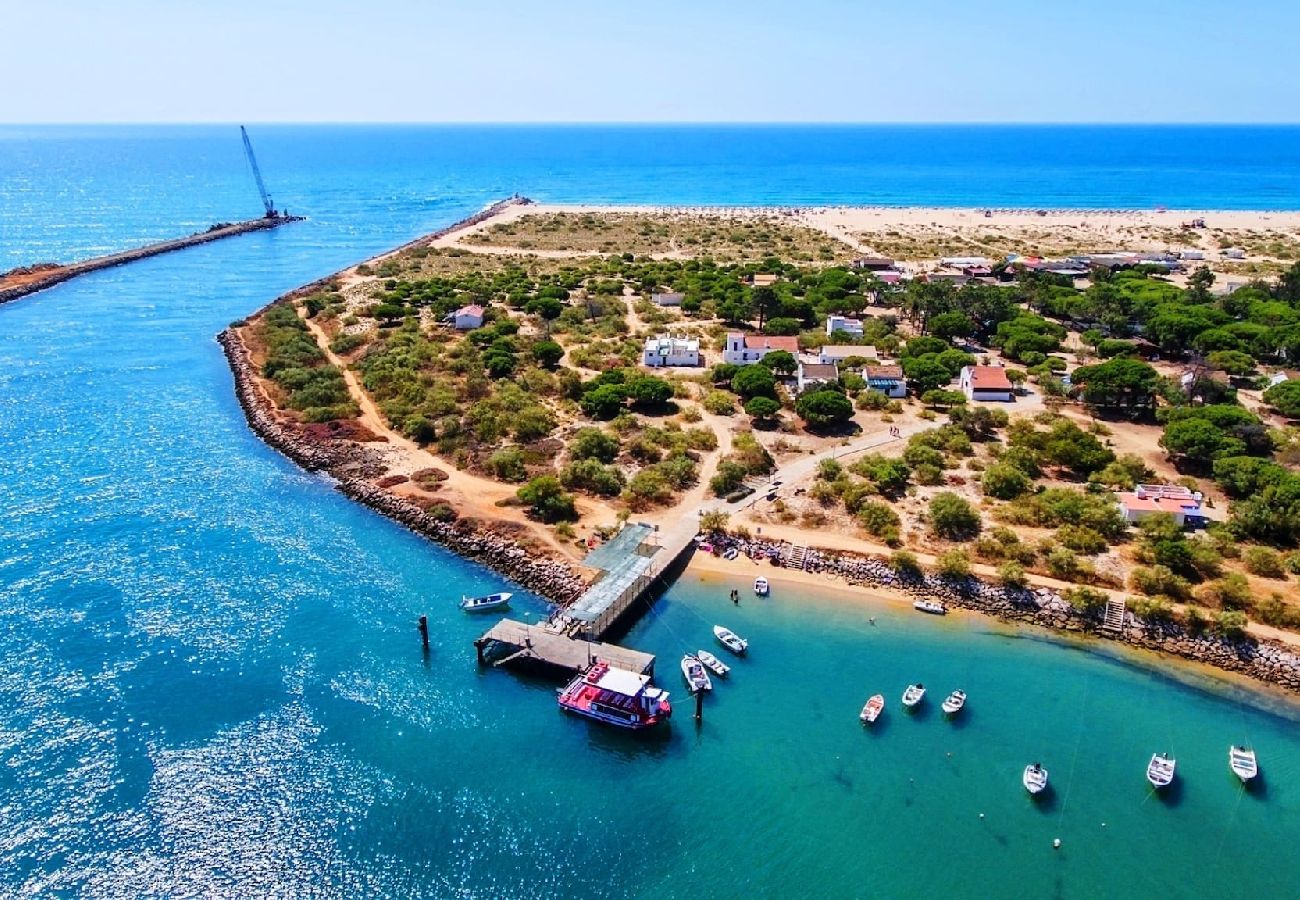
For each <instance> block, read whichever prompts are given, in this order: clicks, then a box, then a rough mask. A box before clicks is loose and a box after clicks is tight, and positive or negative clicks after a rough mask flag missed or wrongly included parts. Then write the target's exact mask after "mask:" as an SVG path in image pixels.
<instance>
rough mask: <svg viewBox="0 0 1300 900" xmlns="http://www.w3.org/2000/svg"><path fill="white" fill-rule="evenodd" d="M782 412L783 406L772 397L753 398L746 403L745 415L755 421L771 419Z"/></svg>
mask: <svg viewBox="0 0 1300 900" xmlns="http://www.w3.org/2000/svg"><path fill="white" fill-rule="evenodd" d="M780 411H781V404H780V403H777V402H776V401H775V400H773V399H772V398H771V397H752V398H750V399H749V400H748V401H747V402H746V403H745V413H746V415H749V416H751V417H753V418H755V419H770V418H772V417H773V416H775V415H776V414H777V413H779V412H780Z"/></svg>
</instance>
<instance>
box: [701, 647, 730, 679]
mask: <svg viewBox="0 0 1300 900" xmlns="http://www.w3.org/2000/svg"><path fill="white" fill-rule="evenodd" d="M695 658H696V659H698V660H699V661H700V662H702V663H704V668H706V669H708V670H709V671H710V672H712V673H713V674H714V675H719V676H722V677H724V678H725V677H726V675H727V673H728V672H730V671H731V666H729V665H727V664H726V663H724V662H723V661H722V660H720V659H718V658H717V657H716V656H714V655H713V654H712V653H710V652H709V651H708V650H699V651H697V652H696V654H695Z"/></svg>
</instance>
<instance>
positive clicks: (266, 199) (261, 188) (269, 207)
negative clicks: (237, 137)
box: [239, 125, 280, 219]
mask: <svg viewBox="0 0 1300 900" xmlns="http://www.w3.org/2000/svg"><path fill="white" fill-rule="evenodd" d="M239 133H240V134H241V135H243V138H244V153H245V154H247V156H248V165H249V168H251V169H252V170H253V178H255V179H256V180H257V192H258V193H259V194H261V195H262V206H264V207H266V218H268V219H275V218H278V217H279V215H280V213H279V211H278V210H277V209H276V208H275V201H274V200H272V199H271V195H270V194H268V193H267V192H266V182H264V181H263V180H262V170H261V169H259V168H258V167H257V157H256V156H254V155H253V142H252V141H250V140H249V139H248V132H247V131H246V130H245V129H244V126H243V125H240V126H239Z"/></svg>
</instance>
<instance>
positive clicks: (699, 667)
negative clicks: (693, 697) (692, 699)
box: [682, 653, 713, 694]
mask: <svg viewBox="0 0 1300 900" xmlns="http://www.w3.org/2000/svg"><path fill="white" fill-rule="evenodd" d="M682 675H683V676H684V677H685V678H686V684H687V686H688V687H690V689H691V693H692V694H694V693H695V692H696V691H711V690H713V679H711V678H710V677H709V672H708V670H707V669H705V668H704V663H702V662H700V660H699V658H698V657H695V656H691V655H690V654H689V653H688V654H686V655H685V656H683V657H682Z"/></svg>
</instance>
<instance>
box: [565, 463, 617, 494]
mask: <svg viewBox="0 0 1300 900" xmlns="http://www.w3.org/2000/svg"><path fill="white" fill-rule="evenodd" d="M560 482H561V483H562V484H563V485H564V486H565V487H567V488H577V489H579V490H584V491H590V492H591V493H593V494H600V495H601V496H603V497H614V496H617V495H618V494H619V493H621V492H622V490H623V485H624V478H623V473H622V471H620V470H619V469H617V468H615V467H614V466H607V465H605V464H604V463H602V462H601V461H600V460H598V459H595V458H592V457H588V458H585V459H576V460H574V461H573V462H571V463H569V464H568V465H567V466H565V467H564V470H563V471H562V472H561V473H560Z"/></svg>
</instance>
